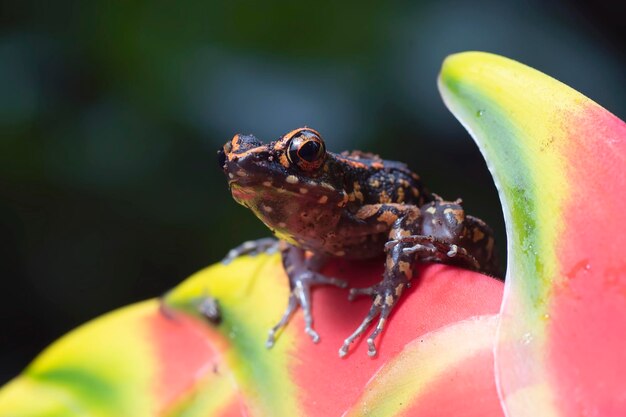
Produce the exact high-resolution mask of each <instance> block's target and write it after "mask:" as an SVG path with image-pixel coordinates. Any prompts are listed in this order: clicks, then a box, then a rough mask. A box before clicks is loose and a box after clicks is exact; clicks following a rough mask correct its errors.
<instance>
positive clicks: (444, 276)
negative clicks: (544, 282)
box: [0, 255, 503, 417]
mask: <svg viewBox="0 0 626 417" xmlns="http://www.w3.org/2000/svg"><path fill="white" fill-rule="evenodd" d="M382 263H383V262H380V261H378V262H366V263H359V264H358V265H354V264H352V263H347V262H346V263H335V264H333V265H331V266H330V267H329V268H327V270H326V273H327V274H330V275H337V276H341V277H345V278H347V279H349V280H350V281H351V282H352V283H354V284H355V285H364V284H367V283H369V282H372V281H375V280H376V279H380V276H381V274H382ZM342 271H343V272H342ZM502 287H503V286H502V283H501V282H500V281H497V280H495V279H493V278H490V277H487V276H485V275H481V274H478V273H475V272H470V271H466V270H462V269H457V268H453V267H448V266H442V265H431V266H427V267H425V268H423V271H422V272H421V274H420V278H419V279H418V281H417V282H416V283H415V285H414V286H413V288H412V289H410V290H408V291H409V294H408V296H407V297H406V298H405V300H404V301H403V302H402V303H401V305H400V306H399V307H398V309H397V312H396V314H395V315H394V316H393V318H392V319H391V320H390V323H389V327H388V330H387V332H386V333H385V335H384V338H383V339H382V341H381V343H380V349H379V356H378V357H376V358H373V359H372V358H370V357H369V356H367V353H366V352H367V349H366V346H364V345H363V344H358V345H357V346H355V347H354V349H353V350H352V351H351V353H350V354H349V355H348V356H347V357H346V358H343V359H341V358H339V355H338V349H339V347H340V346H341V344H342V342H343V339H344V338H345V337H346V336H347V335H349V334H350V332H351V331H352V330H353V329H354V327H356V325H357V324H358V323H359V322H360V320H361V319H362V317H363V315H364V314H365V312H366V310H367V309H368V308H369V305H368V300H366V299H363V300H357V301H355V302H349V301H348V299H347V293H346V290H340V289H337V288H319V289H317V290H315V291H314V307H313V309H314V314H315V320H316V322H315V324H316V328H317V330H318V331H319V333H320V335H321V337H322V340H321V342H320V343H318V344H313V343H312V342H311V340H310V338H309V337H308V336H307V335H306V334H305V333H304V331H303V327H304V326H303V322H302V317H301V315H300V313H298V314H296V316H295V317H294V319H293V320H292V322H291V323H290V325H289V326H288V327H287V328H286V329H285V331H284V332H283V333H281V334H280V336H279V338H278V340H277V343H276V345H275V346H274V347H273V348H272V349H269V350H268V349H267V348H266V347H265V339H266V337H267V331H268V329H269V328H270V327H271V326H272V325H273V324H274V323H275V322H276V321H277V320H278V319H279V318H280V315H281V314H282V312H283V309H284V308H285V306H286V301H287V294H288V283H287V279H286V276H285V274H284V271H283V270H282V265H281V263H280V260H279V258H278V256H277V255H274V256H267V255H259V256H257V257H242V258H239V259H237V260H235V261H234V262H233V263H232V264H230V265H221V264H218V265H215V266H212V267H210V268H207V269H206V270H203V271H201V272H199V273H197V274H196V275H194V276H192V277H190V278H189V279H188V280H187V281H185V282H183V283H182V284H181V285H180V286H178V287H177V288H176V289H174V290H173V291H171V292H170V293H169V294H168V295H167V296H166V297H165V299H164V301H163V303H162V304H161V305H159V303H158V302H157V301H147V302H144V303H140V304H138V305H134V306H131V307H127V308H125V309H122V310H119V311H117V312H114V313H112V314H109V315H106V316H104V317H102V318H100V319H97V320H95V321H93V322H91V323H88V324H87V325H85V326H83V327H80V328H78V329H77V330H75V331H74V332H72V333H70V334H69V335H67V336H65V337H63V338H62V339H60V340H59V341H58V342H56V343H55V344H53V345H52V346H51V347H50V348H48V349H47V350H46V351H44V352H43V353H42V354H41V356H40V357H39V358H37V359H36V360H35V361H34V362H33V363H32V364H31V365H30V366H29V367H28V368H27V369H26V370H25V371H24V373H23V374H22V375H21V376H19V377H18V378H16V379H15V380H14V381H12V382H11V383H9V384H8V385H7V386H5V387H4V388H3V389H2V390H1V391H0V416H14V415H18V416H21V417H22V416H23V417H29V416H33V417H34V416H41V415H51V416H52V415H63V416H72V415H77V416H99V417H100V416H167V417H174V416H185V417H187V416H216V417H217V416H220V417H223V416H239V415H242V416H272V417H275V416H278V417H280V416H322V415H323V416H340V415H342V414H343V413H348V415H363V414H359V410H363V409H364V407H365V408H367V409H368V410H369V411H368V412H369V413H370V415H385V416H388V415H398V416H400V415H411V414H406V413H407V412H410V410H414V409H417V408H419V407H420V404H423V405H422V407H426V408H429V407H431V406H432V404H434V403H437V402H438V401H439V400H445V404H443V406H444V407H445V409H447V410H455V409H457V410H458V409H463V410H466V411H468V410H469V412H468V413H466V414H465V415H468V416H486V415H487V416H501V415H502V414H501V412H499V410H500V405H499V400H498V396H497V391H496V386H495V382H494V379H493V354H492V341H493V338H494V335H495V324H496V321H495V318H494V316H493V315H494V314H495V313H497V311H498V308H499V305H500V302H501V297H502ZM207 296H210V297H212V298H214V299H216V300H218V303H219V308H220V312H221V322H220V324H218V325H216V324H212V323H210V322H209V321H208V320H207V319H206V318H204V317H203V316H202V314H201V313H200V310H201V308H200V307H201V305H202V303H203V302H204V301H205V300H206V299H207ZM489 315H491V316H489ZM447 346H451V348H448V347H447ZM381 367H382V368H381ZM378 375H380V377H379V376H378ZM383 380H385V381H388V382H386V383H384V384H380V382H381V381H383ZM34 397H36V398H37V401H32V400H31V398H34ZM477 398H480V400H479V401H477ZM394 399H398V401H394ZM389 410H392V411H393V413H389V412H388V411H389ZM485 410H496V411H498V413H497V414H493V413H491V414H485ZM431 411H432V412H433V413H434V414H433V415H437V413H436V412H435V411H436V410H431Z"/></svg>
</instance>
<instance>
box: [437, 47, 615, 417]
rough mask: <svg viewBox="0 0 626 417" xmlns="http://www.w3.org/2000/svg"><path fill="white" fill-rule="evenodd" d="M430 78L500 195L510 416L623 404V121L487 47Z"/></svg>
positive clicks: (504, 373) (502, 368)
mask: <svg viewBox="0 0 626 417" xmlns="http://www.w3.org/2000/svg"><path fill="white" fill-rule="evenodd" d="M439 85H440V90H441V93H442V95H443V97H444V101H445V102H446V104H447V106H448V107H449V108H450V110H451V111H452V112H453V113H454V115H455V116H456V117H457V118H458V119H459V120H460V121H461V123H462V124H463V125H464V126H465V127H466V128H467V129H468V131H469V132H470V133H471V134H472V136H473V137H474V139H475V140H476V142H477V143H478V145H479V147H480V148H481V150H482V152H483V155H484V156H485V159H486V160H487V162H488V165H489V167H490V169H491V172H492V174H493V176H494V179H495V181H496V185H497V187H498V189H499V192H500V198H501V200H502V203H503V208H504V214H505V219H506V223H507V235H508V239H509V241H508V256H509V258H508V259H509V265H508V268H507V278H506V279H507V284H506V289H505V299H504V305H503V308H502V318H501V324H500V327H499V341H498V345H497V350H496V359H497V373H498V375H497V376H498V378H499V382H500V392H501V395H502V396H503V404H504V405H505V406H506V409H507V412H508V415H510V416H514V417H517V416H536V415H542V416H578V415H626V382H625V381H626V379H625V378H624V375H626V349H624V347H625V342H624V340H625V339H624V335H625V334H626V263H625V262H624V255H623V248H624V247H625V245H626V211H625V210H624V209H623V205H624V203H625V201H624V196H625V195H626V194H624V190H626V125H625V124H624V122H622V121H621V120H619V119H618V118H616V117H615V116H613V115H612V114H610V113H609V112H608V111H606V110H605V109H603V108H602V107H600V106H599V105H598V104H596V103H594V102H593V101H591V100H589V99H588V98H586V97H584V96H583V95H582V94H580V93H578V92H576V91H574V90H573V89H571V88H569V87H567V86H566V85H564V84H562V83H560V82H558V81H556V80H554V79H552V78H550V77H548V76H546V75H544V74H542V73H540V72H538V71H536V70H534V69H531V68H529V67H527V66H524V65H522V64H520V63H517V62H515V61H512V60H509V59H506V58H503V57H499V56H496V55H491V54H486V53H478V52H469V53H463V54H458V55H453V56H451V57H448V58H447V59H446V61H445V63H444V65H443V68H442V72H441V75H440V82H439Z"/></svg>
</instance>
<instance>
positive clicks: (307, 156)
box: [287, 130, 326, 171]
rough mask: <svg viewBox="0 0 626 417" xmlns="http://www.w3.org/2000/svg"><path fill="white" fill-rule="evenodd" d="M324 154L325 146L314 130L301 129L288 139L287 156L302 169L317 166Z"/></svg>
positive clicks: (311, 168)
mask: <svg viewBox="0 0 626 417" xmlns="http://www.w3.org/2000/svg"><path fill="white" fill-rule="evenodd" d="M325 156H326V146H325V145H324V141H323V140H322V138H321V137H320V136H319V135H318V134H317V133H316V132H314V131H311V130H301V131H299V132H297V133H296V134H295V135H294V136H293V137H292V138H291V140H290V142H289V146H288V151H287V158H288V159H289V162H291V163H292V164H295V165H296V166H297V167H298V168H300V169H302V170H304V171H312V170H314V169H317V168H319V167H320V166H321V165H322V163H323V162H324V157H325Z"/></svg>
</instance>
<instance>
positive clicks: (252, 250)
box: [222, 237, 279, 265]
mask: <svg viewBox="0 0 626 417" xmlns="http://www.w3.org/2000/svg"><path fill="white" fill-rule="evenodd" d="M278 246H279V245H278V240H276V239H274V238H273V237H264V238H261V239H257V240H249V241H247V242H243V243H242V244H241V245H239V246H237V247H236V248H233V249H231V250H230V251H229V252H228V253H227V254H226V256H225V257H224V259H222V263H223V264H224V265H227V264H229V263H231V262H232V261H233V260H234V259H235V258H238V257H240V256H243V255H249V256H255V255H259V254H261V253H267V254H271V253H276V252H278Z"/></svg>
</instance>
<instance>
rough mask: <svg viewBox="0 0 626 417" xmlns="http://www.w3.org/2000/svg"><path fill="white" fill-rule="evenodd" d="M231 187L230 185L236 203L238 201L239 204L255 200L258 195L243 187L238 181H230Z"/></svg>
mask: <svg viewBox="0 0 626 417" xmlns="http://www.w3.org/2000/svg"><path fill="white" fill-rule="evenodd" d="M229 185H230V192H231V194H232V195H233V198H234V199H235V201H237V202H238V203H239V204H244V205H245V202H246V201H251V200H253V199H254V198H255V195H256V193H255V192H254V191H253V190H251V189H249V188H247V187H241V186H240V185H238V184H237V182H236V181H232V182H230V181H229Z"/></svg>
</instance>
